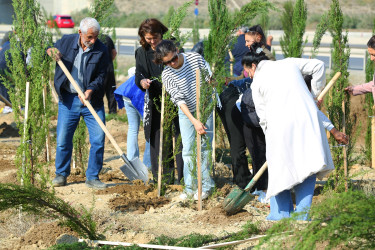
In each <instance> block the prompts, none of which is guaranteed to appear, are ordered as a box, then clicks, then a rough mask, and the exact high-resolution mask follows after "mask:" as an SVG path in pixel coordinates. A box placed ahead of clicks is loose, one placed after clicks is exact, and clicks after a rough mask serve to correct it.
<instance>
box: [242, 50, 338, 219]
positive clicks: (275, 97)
mask: <svg viewBox="0 0 375 250" xmlns="http://www.w3.org/2000/svg"><path fill="white" fill-rule="evenodd" d="M267 59H268V58H267V57H266V55H265V53H264V52H263V50H262V49H261V48H258V49H257V50H256V51H252V52H250V53H248V54H246V55H245V57H244V59H243V63H244V69H245V70H246V71H247V72H248V73H249V76H250V77H251V78H253V83H252V86H251V89H252V95H253V100H254V104H255V109H256V113H257V114H258V116H259V119H260V125H261V127H262V129H263V131H264V133H265V136H266V158H267V162H268V173H269V181H268V189H267V197H266V198H271V204H270V206H271V211H270V214H269V215H268V217H267V219H269V220H280V219H282V218H286V217H290V216H291V214H292V213H293V212H298V213H301V214H300V216H299V217H298V219H300V220H307V219H308V210H309V208H310V206H311V202H312V197H313V194H314V188H315V182H316V177H318V178H322V177H324V176H325V175H326V174H327V173H329V172H330V171H332V170H333V169H334V165H333V161H332V157H331V152H330V149H329V145H328V140H327V137H326V134H325V130H324V127H323V124H322V121H321V117H320V114H319V109H318V107H317V105H316V103H315V101H314V98H316V97H317V96H318V94H319V93H320V92H321V90H322V89H323V87H324V85H325V68H324V63H323V62H322V61H319V60H317V59H301V58H287V59H284V60H279V61H269V60H267ZM303 75H312V82H311V93H310V91H309V90H308V88H307V86H306V84H305V81H304V79H303ZM291 189H294V192H295V195H296V208H295V209H294V207H293V202H292V197H291V191H290V190H291Z"/></svg>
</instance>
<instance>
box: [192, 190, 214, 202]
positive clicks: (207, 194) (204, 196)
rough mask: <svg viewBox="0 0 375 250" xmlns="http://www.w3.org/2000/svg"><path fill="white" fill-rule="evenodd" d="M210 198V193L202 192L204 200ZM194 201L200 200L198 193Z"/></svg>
mask: <svg viewBox="0 0 375 250" xmlns="http://www.w3.org/2000/svg"><path fill="white" fill-rule="evenodd" d="M208 196H210V192H202V200H205V199H207V198H208ZM194 200H196V201H197V200H198V192H196V193H195V194H194Z"/></svg>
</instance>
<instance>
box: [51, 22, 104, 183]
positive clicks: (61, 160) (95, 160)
mask: <svg viewBox="0 0 375 250" xmlns="http://www.w3.org/2000/svg"><path fill="white" fill-rule="evenodd" d="M99 31H100V25H99V23H98V22H97V21H96V20H95V19H94V18H89V17H86V18H84V19H83V20H82V21H81V23H80V28H79V31H78V33H79V34H72V35H65V36H63V37H62V38H61V39H60V40H59V41H57V42H56V44H55V48H49V49H48V50H47V53H48V55H50V56H51V57H53V58H54V59H55V60H56V61H58V60H61V61H62V62H63V63H64V64H65V66H66V67H67V69H68V70H69V71H70V73H71V75H72V76H73V78H74V80H75V81H76V82H77V84H78V85H79V86H80V88H81V90H82V91H83V93H84V95H85V99H86V100H87V101H90V103H91V105H92V106H93V108H94V109H95V111H96V112H97V114H98V116H99V117H100V119H101V120H102V121H103V122H105V113H104V104H103V96H104V93H105V91H104V78H105V76H106V72H107V68H108V63H109V56H108V52H107V48H106V47H105V45H104V44H103V43H101V42H100V41H99V40H98V35H99ZM54 83H55V89H56V92H57V94H58V96H59V111H58V120H57V138H56V141H57V148H56V159H55V166H56V178H55V179H54V180H53V181H52V184H53V185H54V186H56V187H58V186H65V185H66V178H67V177H68V176H69V174H70V161H71V157H72V149H73V142H72V141H73V135H74V131H75V130H76V128H77V125H78V122H79V120H80V117H81V116H82V117H83V118H84V120H85V123H86V126H87V128H88V130H89V134H90V144H91V148H90V156H89V162H88V167H87V170H86V185H87V186H88V187H90V188H96V189H104V188H106V187H107V185H106V184H104V183H102V182H101V181H100V180H99V172H100V170H101V169H102V167H103V154H104V138H105V134H104V132H103V130H102V129H101V127H100V126H99V124H98V123H97V121H96V120H95V119H94V117H93V115H92V114H91V112H90V111H89V109H88V108H87V107H86V106H85V105H84V104H83V100H82V99H81V97H80V96H79V95H78V94H77V91H76V90H75V88H74V87H73V86H72V84H71V83H70V82H69V80H68V78H67V77H66V76H65V74H64V72H63V71H62V69H61V68H60V67H59V65H56V70H55V79H54Z"/></svg>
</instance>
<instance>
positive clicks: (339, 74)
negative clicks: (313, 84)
mask: <svg viewBox="0 0 375 250" xmlns="http://www.w3.org/2000/svg"><path fill="white" fill-rule="evenodd" d="M340 76H341V72H337V73H336V74H335V75H334V76H333V77H332V79H331V81H329V83H328V84H327V86H326V87H325V88H324V89H323V91H322V92H321V93H320V95H319V96H318V98H317V100H318V101H320V100H322V99H323V98H324V96H325V95H326V94H327V93H328V91H329V90H330V89H331V88H332V86H333V84H334V83H335V82H336V81H337V79H339V77H340Z"/></svg>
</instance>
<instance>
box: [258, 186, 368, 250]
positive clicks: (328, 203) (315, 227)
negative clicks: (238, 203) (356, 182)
mask: <svg viewBox="0 0 375 250" xmlns="http://www.w3.org/2000/svg"><path fill="white" fill-rule="evenodd" d="M374 207H375V197H374V195H373V194H371V195H366V194H365V193H364V192H363V191H351V190H349V191H348V192H344V193H333V192H329V193H326V194H325V195H323V197H322V200H321V202H320V203H318V204H316V205H313V206H312V207H311V210H310V216H311V219H312V220H311V221H310V222H309V223H306V224H300V223H297V222H296V221H295V220H293V219H285V220H282V221H280V222H278V223H277V224H275V225H274V226H273V227H272V228H271V229H269V230H268V231H267V237H266V238H265V239H264V240H262V241H261V243H260V245H259V247H261V246H263V245H266V246H267V248H268V249H280V248H284V249H318V248H320V246H325V248H326V249H332V248H336V249H337V248H339V249H342V248H344V249H346V248H347V249H374V247H375V237H374V235H375V209H374ZM281 232H291V233H292V236H290V237H288V238H287V240H285V235H278V236H275V235H277V234H279V233H281Z"/></svg>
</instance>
